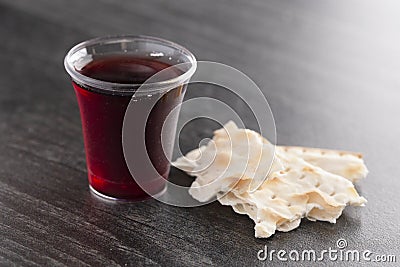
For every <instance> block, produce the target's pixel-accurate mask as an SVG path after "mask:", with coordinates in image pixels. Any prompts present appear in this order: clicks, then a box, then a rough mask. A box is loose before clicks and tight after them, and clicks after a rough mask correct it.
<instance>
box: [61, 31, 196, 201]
mask: <svg viewBox="0 0 400 267" xmlns="http://www.w3.org/2000/svg"><path fill="white" fill-rule="evenodd" d="M181 63H186V64H181ZM64 65H65V69H66V70H67V72H68V74H69V75H70V76H71V78H72V85H73V88H74V89H75V93H76V97H77V100H78V104H79V109H80V114H81V121H82V130H83V136H84V143H85V151H86V162H87V170H88V177H89V185H90V189H91V190H92V191H93V192H94V193H96V194H97V195H100V196H102V197H106V198H109V199H116V200H142V199H145V198H148V197H149V195H153V196H154V195H160V194H162V193H163V192H164V191H165V185H166V179H167V178H168V174H169V169H170V163H169V161H168V159H167V156H166V155H165V154H164V152H163V145H162V144H161V129H162V127H165V125H163V124H164V122H165V118H166V117H167V115H168V114H169V113H170V111H171V110H173V109H174V108H175V107H176V106H178V105H179V104H180V103H181V102H182V99H183V96H184V94H185V91H186V83H187V82H188V80H189V79H190V77H191V76H192V75H193V73H194V71H195V69H196V59H195V57H194V56H193V54H192V53H190V52H189V51H188V50H187V49H185V48H184V47H182V46H180V45H178V44H175V43H172V42H170V41H167V40H163V39H159V38H154V37H147V36H114V37H102V38H96V39H92V40H88V41H85V42H82V43H80V44H78V45H76V46H74V47H73V48H72V49H71V50H70V51H69V52H68V54H67V55H66V57H65V60H64ZM176 65H177V66H183V67H176V68H175V67H174V66H176ZM163 70H164V71H163ZM165 70H167V71H165ZM160 71H162V72H161V74H162V75H156V76H155V77H157V80H154V81H153V80H152V81H151V83H148V82H147V83H145V85H144V86H145V87H144V88H143V86H142V85H143V83H144V82H145V81H146V80H147V79H148V78H150V77H151V76H153V75H154V74H156V73H159V72H160ZM141 86H142V87H141ZM139 88H140V91H139V92H137V90H138V89H139ZM134 94H135V96H134V102H133V103H131V102H132V97H133V95H134ZM130 103H131V104H134V105H136V108H135V110H136V111H137V112H136V113H137V114H135V115H134V117H133V118H130V122H129V123H132V124H133V125H134V124H135V120H137V121H138V122H139V121H143V118H145V117H146V118H147V126H146V133H145V142H146V148H147V151H146V152H147V155H143V154H144V152H143V151H138V152H137V155H136V156H137V157H138V158H140V157H145V156H148V157H149V158H150V161H151V163H152V165H153V167H154V168H155V169H156V170H157V172H158V173H159V179H151V181H149V183H150V184H149V185H147V186H146V191H147V193H146V192H144V191H143V190H142V188H141V187H140V186H138V185H137V183H136V182H135V180H134V179H133V177H132V175H131V173H130V171H129V169H128V167H127V164H126V161H125V158H124V151H123V145H122V127H123V122H124V116H125V112H126V109H127V107H128V105H129V104H130ZM150 105H154V107H153V108H152V110H151V112H150V114H148V111H147V110H148V106H150ZM142 107H143V109H142ZM141 110H143V112H141ZM171 121H172V122H173V123H175V124H176V120H171ZM174 121H175V122H174ZM167 127H168V129H170V130H171V134H170V136H168V135H167V139H170V140H166V144H169V145H170V146H171V147H170V149H171V150H172V145H173V138H174V134H175V129H176V125H167ZM139 128H140V127H139ZM139 130H140V129H138V131H139ZM137 136H141V135H139V132H138V135H137ZM132 138H135V135H133V136H132ZM163 138H164V139H165V136H163ZM163 142H164V140H163ZM168 149H169V148H167V150H168ZM164 150H165V144H164ZM141 168H143V169H142V170H141V172H140V173H141V174H143V175H145V174H146V169H147V168H148V169H150V168H149V166H141ZM141 180H143V177H141ZM149 188H150V190H149Z"/></svg>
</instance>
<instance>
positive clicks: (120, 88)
mask: <svg viewBox="0 0 400 267" xmlns="http://www.w3.org/2000/svg"><path fill="white" fill-rule="evenodd" d="M135 40H136V41H147V42H151V43H158V44H161V45H165V46H169V47H172V48H174V49H176V50H178V51H182V53H183V54H186V56H187V58H188V59H189V62H186V63H179V64H175V65H171V67H172V66H177V65H180V64H191V66H190V68H189V69H188V70H187V71H185V72H184V73H182V74H181V75H179V76H177V77H174V78H172V79H167V80H163V81H159V82H149V83H146V82H144V83H132V84H127V83H114V82H107V81H102V80H99V79H94V78H91V77H89V76H86V75H83V74H81V73H79V72H78V71H77V70H76V69H75V67H74V65H73V62H71V60H70V59H71V57H72V56H73V55H74V54H75V53H76V52H77V51H79V50H80V49H82V48H85V47H87V46H91V45H95V44H107V43H120V42H123V41H135ZM64 67H65V70H66V71H67V73H68V74H69V75H70V76H71V78H72V80H73V81H75V82H77V83H78V84H83V85H84V86H85V85H86V86H89V87H91V88H94V89H100V90H101V91H106V92H111V93H112V92H114V93H134V92H135V90H132V89H138V88H140V89H141V90H143V89H146V92H148V93H154V92H158V91H160V90H163V89H171V88H174V87H176V86H178V85H181V84H182V83H184V82H185V81H187V80H189V79H190V77H191V76H192V75H193V74H194V72H195V71H196V68H197V61H196V58H195V56H194V55H193V54H192V53H191V52H190V51H189V50H188V49H186V48H185V47H183V46H181V45H179V44H177V43H174V42H171V41H168V40H165V39H162V38H158V37H152V36H147V35H129V34H128V35H109V36H103V37H96V38H92V39H89V40H86V41H83V42H80V43H78V44H77V45H75V46H73V47H72V48H71V49H70V50H69V51H68V53H67V54H66V56H65V58H64ZM155 75H156V74H155ZM150 78H151V77H150Z"/></svg>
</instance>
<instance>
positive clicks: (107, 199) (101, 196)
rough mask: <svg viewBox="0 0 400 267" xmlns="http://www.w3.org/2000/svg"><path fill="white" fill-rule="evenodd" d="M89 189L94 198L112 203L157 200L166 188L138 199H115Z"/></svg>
mask: <svg viewBox="0 0 400 267" xmlns="http://www.w3.org/2000/svg"><path fill="white" fill-rule="evenodd" d="M89 189H90V192H91V193H92V194H93V195H94V196H96V197H97V198H99V199H101V200H106V201H113V202H141V201H145V200H148V199H152V198H158V197H160V196H162V195H163V194H165V192H166V191H167V186H164V188H163V189H162V190H161V191H160V192H158V193H156V194H153V195H151V196H150V195H146V196H140V197H138V198H115V197H112V196H108V195H105V194H103V193H100V192H99V191H97V190H96V189H94V188H93V187H92V186H91V185H89Z"/></svg>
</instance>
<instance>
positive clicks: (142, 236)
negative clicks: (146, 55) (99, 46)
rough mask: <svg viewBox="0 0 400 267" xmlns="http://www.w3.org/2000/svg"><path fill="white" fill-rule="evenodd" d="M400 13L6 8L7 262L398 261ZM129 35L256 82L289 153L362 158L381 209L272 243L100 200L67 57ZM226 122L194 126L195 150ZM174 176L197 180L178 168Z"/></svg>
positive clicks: (350, 5) (229, 5)
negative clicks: (336, 252)
mask: <svg viewBox="0 0 400 267" xmlns="http://www.w3.org/2000/svg"><path fill="white" fill-rule="evenodd" d="M399 12H400V3H399V2H398V1H361V0H359V1H353V0H351V1H315V0H311V1H305V0H304V1H286V0H285V1H281V0H276V1H264V0H254V1H253V0H252V1H239V0H233V1H228V0H222V1H208V0H207V1H196V0H187V1H177V0H172V1H162V0H151V1H123V0H98V1H94V0H87V1H79V0H69V1H66V0H52V1H50V0H48V1H45V0H35V1H31V0H0V36H1V42H0V90H1V91H0V92H1V93H0V133H1V134H0V265H1V266H13V265H17V266H20V265H21V266H89V265H91V266H145V265H146V266H147V265H150V266H152V265H156V266H157V265H161V266H207V265H216V266H263V265H267V264H268V265H269V264H271V265H277V266H278V265H284V264H285V263H284V262H279V261H278V260H276V261H274V262H268V261H265V262H261V261H259V260H258V259H257V252H258V250H260V249H262V248H263V247H264V245H268V247H269V248H270V249H275V250H279V249H285V250H287V251H290V250H292V249H297V250H302V249H315V250H318V249H321V250H322V249H328V248H329V247H335V242H336V240H338V239H339V238H345V239H346V240H347V242H348V247H349V248H351V249H358V250H360V251H362V250H365V249H368V250H370V251H372V252H374V253H375V254H393V255H397V264H399V261H400V248H399V247H400V231H399V226H400V225H399V220H400V216H399V210H400V198H399V191H400V179H399V174H400V161H399V155H400V143H399V136H400V123H399V116H400V90H399V87H400V37H399V32H400V16H399V14H400V13H399ZM121 33H130V34H145V35H154V36H159V37H162V38H166V39H169V40H172V41H175V42H177V43H180V44H182V45H184V46H186V47H187V48H188V49H190V50H191V51H192V52H193V53H194V54H195V55H196V56H197V58H198V59H200V60H211V61H217V62H222V63H225V64H228V65H230V66H232V67H235V68H237V69H239V70H241V71H243V72H244V73H246V74H247V75H248V76H249V77H251V78H252V79H253V80H254V81H255V82H256V83H257V84H258V86H259V87H260V88H261V89H262V91H263V93H264V94H265V96H266V97H267V99H268V100H269V103H270V105H271V108H272V111H273V113H274V116H275V120H276V126H277V137H278V143H279V144H282V145H303V146H312V147H321V148H332V149H340V150H352V151H357V152H361V153H363V154H364V156H365V160H366V163H367V166H368V168H369V169H370V174H369V176H368V177H367V179H366V180H364V181H362V182H360V183H359V184H358V189H359V191H360V192H361V194H362V195H363V196H365V197H366V198H367V199H368V201H369V202H368V204H367V206H366V207H364V208H347V209H346V210H345V212H344V214H343V216H342V217H341V218H340V219H339V220H338V222H337V223H336V224H329V223H324V222H308V221H306V220H304V221H303V222H302V224H301V226H300V227H299V228H298V229H297V230H295V231H292V232H289V233H277V234H275V235H274V236H273V237H271V238H269V239H267V240H265V239H256V238H254V230H253V223H252V221H251V220H250V219H248V218H247V217H246V216H243V215H238V214H235V213H234V212H233V211H232V210H231V208H230V207H226V206H222V205H220V204H219V203H212V204H209V205H206V206H202V207H197V208H178V207H172V206H168V205H165V204H162V203H159V202H157V201H154V200H148V201H144V202H140V203H130V204H115V203H108V202H104V201H101V200H99V199H97V198H96V197H95V196H93V195H91V194H90V192H89V190H88V184H87V173H86V166H85V154H84V149H83V141H82V133H81V124H80V117H79V110H78V106H77V103H76V99H75V95H74V92H73V89H72V86H71V84H70V80H69V77H68V75H67V74H66V73H65V71H64V68H63V58H64V55H65V53H66V52H67V50H68V49H69V48H70V47H72V45H74V44H75V43H77V42H80V41H83V40H85V39H89V38H92V37H95V36H103V35H110V34H113V35H114V34H121ZM191 89H192V90H191ZM195 89H198V90H195ZM202 95H208V96H211V97H213V96H215V97H220V98H225V99H226V100H227V101H231V102H232V105H235V103H236V102H235V101H234V100H232V96H229V95H224V94H221V93H220V91H219V90H214V89H212V88H211V89H210V88H209V87H205V88H203V89H201V87H200V86H199V85H198V86H197V87H189V90H188V93H187V96H186V97H187V98H190V97H196V96H202ZM237 105H241V104H240V103H237ZM237 108H238V109H239V110H240V106H237ZM190 112H192V113H193V114H196V112H198V111H196V110H192V111H190ZM216 112H217V111H216ZM182 115H184V116H190V115H191V114H182ZM244 116H245V119H246V116H248V115H244ZM229 119H230V118H229V117H227V118H226V120H229ZM249 121H250V117H249ZM214 126H215V125H213V124H210V123H209V122H207V121H203V122H201V123H200V122H199V123H198V125H197V126H196V127H192V128H188V129H186V130H185V131H184V132H183V133H182V136H181V146H182V149H183V150H186V151H187V150H189V149H192V148H193V147H195V146H196V145H197V143H196V142H197V141H199V140H201V138H204V137H207V136H208V137H209V136H210V135H211V133H212V130H213V127H214ZM249 127H252V123H251V121H250V122H249ZM171 177H175V178H177V179H183V180H186V181H190V180H188V179H190V177H188V176H186V175H185V174H183V173H182V172H180V171H178V170H176V169H174V170H172V173H171ZM334 263H335V262H330V261H325V262H320V263H318V265H329V266H331V265H333V264H334ZM312 264H317V263H312V262H311V263H310V262H297V263H295V262H291V263H290V265H297V266H310V265H312ZM336 264H338V265H346V266H353V265H354V266H355V265H358V263H356V262H336ZM370 264H371V265H376V266H396V263H392V264H390V263H385V264H383V263H381V264H378V263H373V264H372V263H370Z"/></svg>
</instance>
